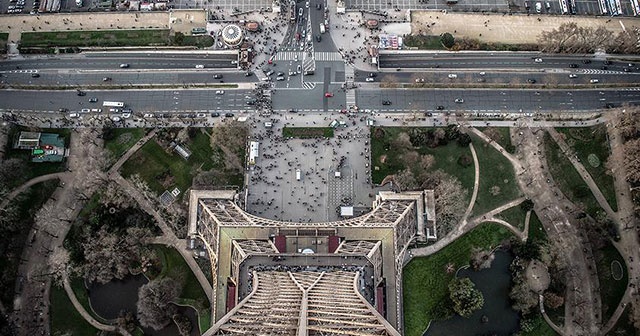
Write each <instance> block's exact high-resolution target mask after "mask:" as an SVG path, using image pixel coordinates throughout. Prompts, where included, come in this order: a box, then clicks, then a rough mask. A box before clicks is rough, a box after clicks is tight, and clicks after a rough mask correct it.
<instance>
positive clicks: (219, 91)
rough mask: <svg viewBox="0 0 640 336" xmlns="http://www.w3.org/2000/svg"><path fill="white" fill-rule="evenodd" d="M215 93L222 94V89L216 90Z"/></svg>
mask: <svg viewBox="0 0 640 336" xmlns="http://www.w3.org/2000/svg"><path fill="white" fill-rule="evenodd" d="M216 94H217V95H223V94H224V90H216Z"/></svg>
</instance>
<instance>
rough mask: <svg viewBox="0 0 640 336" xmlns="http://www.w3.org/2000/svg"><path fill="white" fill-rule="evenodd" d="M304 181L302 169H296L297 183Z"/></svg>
mask: <svg viewBox="0 0 640 336" xmlns="http://www.w3.org/2000/svg"><path fill="white" fill-rule="evenodd" d="M301 179H302V172H301V171H300V169H296V181H300V180H301Z"/></svg>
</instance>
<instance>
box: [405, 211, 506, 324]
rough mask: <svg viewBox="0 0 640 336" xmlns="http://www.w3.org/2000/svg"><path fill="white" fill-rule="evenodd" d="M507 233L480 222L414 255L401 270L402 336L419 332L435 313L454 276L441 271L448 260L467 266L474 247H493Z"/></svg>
mask: <svg viewBox="0 0 640 336" xmlns="http://www.w3.org/2000/svg"><path fill="white" fill-rule="evenodd" d="M511 236H512V235H511V232H510V231H508V230H507V229H506V228H504V227H503V226H501V225H498V224H494V223H487V224H482V225H481V226H479V227H477V228H476V229H474V230H472V231H471V232H469V233H467V234H465V235H464V236H462V237H461V238H459V239H457V240H456V241H454V242H453V243H451V244H450V245H449V246H447V247H445V248H444V249H442V250H441V251H440V252H438V253H436V254H434V255H431V256H428V257H421V258H414V259H413V260H412V261H411V262H410V263H409V264H408V265H407V266H406V267H405V268H404V272H403V293H404V299H403V300H404V323H405V335H407V336H419V335H422V333H423V331H424V330H425V328H426V327H427V325H428V323H429V321H430V320H432V319H434V318H436V317H437V316H438V311H437V310H438V306H439V305H441V304H442V302H444V301H445V299H446V297H447V292H448V290H447V285H448V283H449V281H450V280H451V279H453V277H454V276H455V275H454V274H447V273H446V272H445V267H446V265H447V264H448V263H453V264H454V265H455V268H456V269H457V268H459V267H461V266H464V265H467V264H468V263H469V258H470V256H471V250H472V249H473V248H474V247H480V248H483V249H488V248H493V247H496V246H497V245H498V244H500V242H502V241H503V240H505V239H508V238H509V237H511Z"/></svg>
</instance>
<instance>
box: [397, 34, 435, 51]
mask: <svg viewBox="0 0 640 336" xmlns="http://www.w3.org/2000/svg"><path fill="white" fill-rule="evenodd" d="M403 43H404V45H405V46H407V47H415V48H418V49H425V50H445V49H446V48H445V47H444V46H443V45H442V43H441V42H440V36H437V35H427V36H423V35H407V36H405V37H404V39H403Z"/></svg>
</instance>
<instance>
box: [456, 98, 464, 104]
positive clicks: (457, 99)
mask: <svg viewBox="0 0 640 336" xmlns="http://www.w3.org/2000/svg"><path fill="white" fill-rule="evenodd" d="M454 102H456V103H458V104H462V103H464V99H462V98H456V99H455V100H454Z"/></svg>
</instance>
